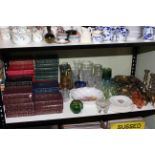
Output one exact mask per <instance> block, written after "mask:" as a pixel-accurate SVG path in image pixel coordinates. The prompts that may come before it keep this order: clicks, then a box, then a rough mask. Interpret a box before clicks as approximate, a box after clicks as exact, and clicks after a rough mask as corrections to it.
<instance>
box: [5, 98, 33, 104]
mask: <svg viewBox="0 0 155 155" xmlns="http://www.w3.org/2000/svg"><path fill="white" fill-rule="evenodd" d="M29 102H32V97H27V98H17V97H15V98H12V99H3V103H4V105H18V104H21V105H22V106H23V105H24V103H29Z"/></svg>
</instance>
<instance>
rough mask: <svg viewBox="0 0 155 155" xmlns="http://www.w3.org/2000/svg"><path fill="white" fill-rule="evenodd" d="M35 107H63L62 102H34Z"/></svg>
mask: <svg viewBox="0 0 155 155" xmlns="http://www.w3.org/2000/svg"><path fill="white" fill-rule="evenodd" d="M34 104H35V106H50V105H51V106H57V105H62V104H63V101H62V100H49V101H34Z"/></svg>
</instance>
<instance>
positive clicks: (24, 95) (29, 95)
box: [3, 92, 32, 100]
mask: <svg viewBox="0 0 155 155" xmlns="http://www.w3.org/2000/svg"><path fill="white" fill-rule="evenodd" d="M19 98H32V92H25V93H23V92H22V93H14V94H13V93H10V94H9V93H8V94H7V93H6V92H5V93H4V94H3V100H12V99H17V100H18V99H19Z"/></svg>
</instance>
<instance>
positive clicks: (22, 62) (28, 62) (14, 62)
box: [9, 59, 33, 65]
mask: <svg viewBox="0 0 155 155" xmlns="http://www.w3.org/2000/svg"><path fill="white" fill-rule="evenodd" d="M9 65H33V60H32V59H31V60H10V61H9Z"/></svg>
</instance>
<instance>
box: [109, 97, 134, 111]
mask: <svg viewBox="0 0 155 155" xmlns="http://www.w3.org/2000/svg"><path fill="white" fill-rule="evenodd" d="M109 101H110V103H111V104H110V107H109V111H111V112H128V111H132V110H133V108H134V104H133V102H132V100H131V99H130V98H129V97H127V96H123V95H119V96H113V97H111V98H110V99H109Z"/></svg>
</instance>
